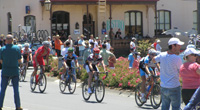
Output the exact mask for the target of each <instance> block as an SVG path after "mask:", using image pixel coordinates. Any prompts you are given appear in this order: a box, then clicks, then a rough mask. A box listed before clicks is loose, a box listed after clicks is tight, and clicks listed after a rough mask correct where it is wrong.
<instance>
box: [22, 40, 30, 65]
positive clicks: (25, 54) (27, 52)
mask: <svg viewBox="0 0 200 110" xmlns="http://www.w3.org/2000/svg"><path fill="white" fill-rule="evenodd" d="M22 55H23V63H26V67H28V62H29V60H30V61H32V51H31V49H30V48H29V43H25V44H24V48H22Z"/></svg>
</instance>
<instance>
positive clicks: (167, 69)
mask: <svg viewBox="0 0 200 110" xmlns="http://www.w3.org/2000/svg"><path fill="white" fill-rule="evenodd" d="M183 44H184V42H182V41H180V40H179V39H178V38H171V39H170V40H169V41H168V45H169V51H168V52H161V53H160V54H159V55H157V56H156V57H154V58H153V62H154V63H156V62H160V80H161V97H162V107H161V109H162V110H169V107H170V104H171V105H172V110H179V109H180V105H181V87H180V82H179V70H180V67H181V65H182V60H181V58H180V57H179V56H178V54H179V52H180V48H181V45H183Z"/></svg>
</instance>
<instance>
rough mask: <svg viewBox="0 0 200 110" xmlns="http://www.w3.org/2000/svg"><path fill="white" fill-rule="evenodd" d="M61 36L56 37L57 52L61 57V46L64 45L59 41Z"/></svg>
mask: <svg viewBox="0 0 200 110" xmlns="http://www.w3.org/2000/svg"><path fill="white" fill-rule="evenodd" d="M59 38H60V36H59V35H56V36H55V41H54V42H55V50H56V53H57V56H58V57H60V56H61V45H63V43H62V41H61V40H60V39H59Z"/></svg>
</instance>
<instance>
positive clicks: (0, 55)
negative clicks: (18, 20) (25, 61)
mask: <svg viewBox="0 0 200 110" xmlns="http://www.w3.org/2000/svg"><path fill="white" fill-rule="evenodd" d="M6 42H7V44H6V46H4V47H2V48H1V51H0V62H1V64H2V65H3V68H2V74H1V78H2V80H1V92H0V109H2V107H3V101H4V96H5V92H6V88H7V85H8V80H9V79H11V80H12V84H13V89H14V99H15V100H14V102H15V107H16V110H22V108H21V104H20V96H19V68H18V64H21V63H22V62H21V52H20V50H19V47H18V46H17V45H13V44H12V42H13V36H12V35H7V37H6Z"/></svg>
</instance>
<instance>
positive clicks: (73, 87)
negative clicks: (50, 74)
mask: <svg viewBox="0 0 200 110" xmlns="http://www.w3.org/2000/svg"><path fill="white" fill-rule="evenodd" d="M68 90H69V93H71V94H73V93H74V92H75V90H76V77H75V76H74V75H70V78H69V84H68Z"/></svg>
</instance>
